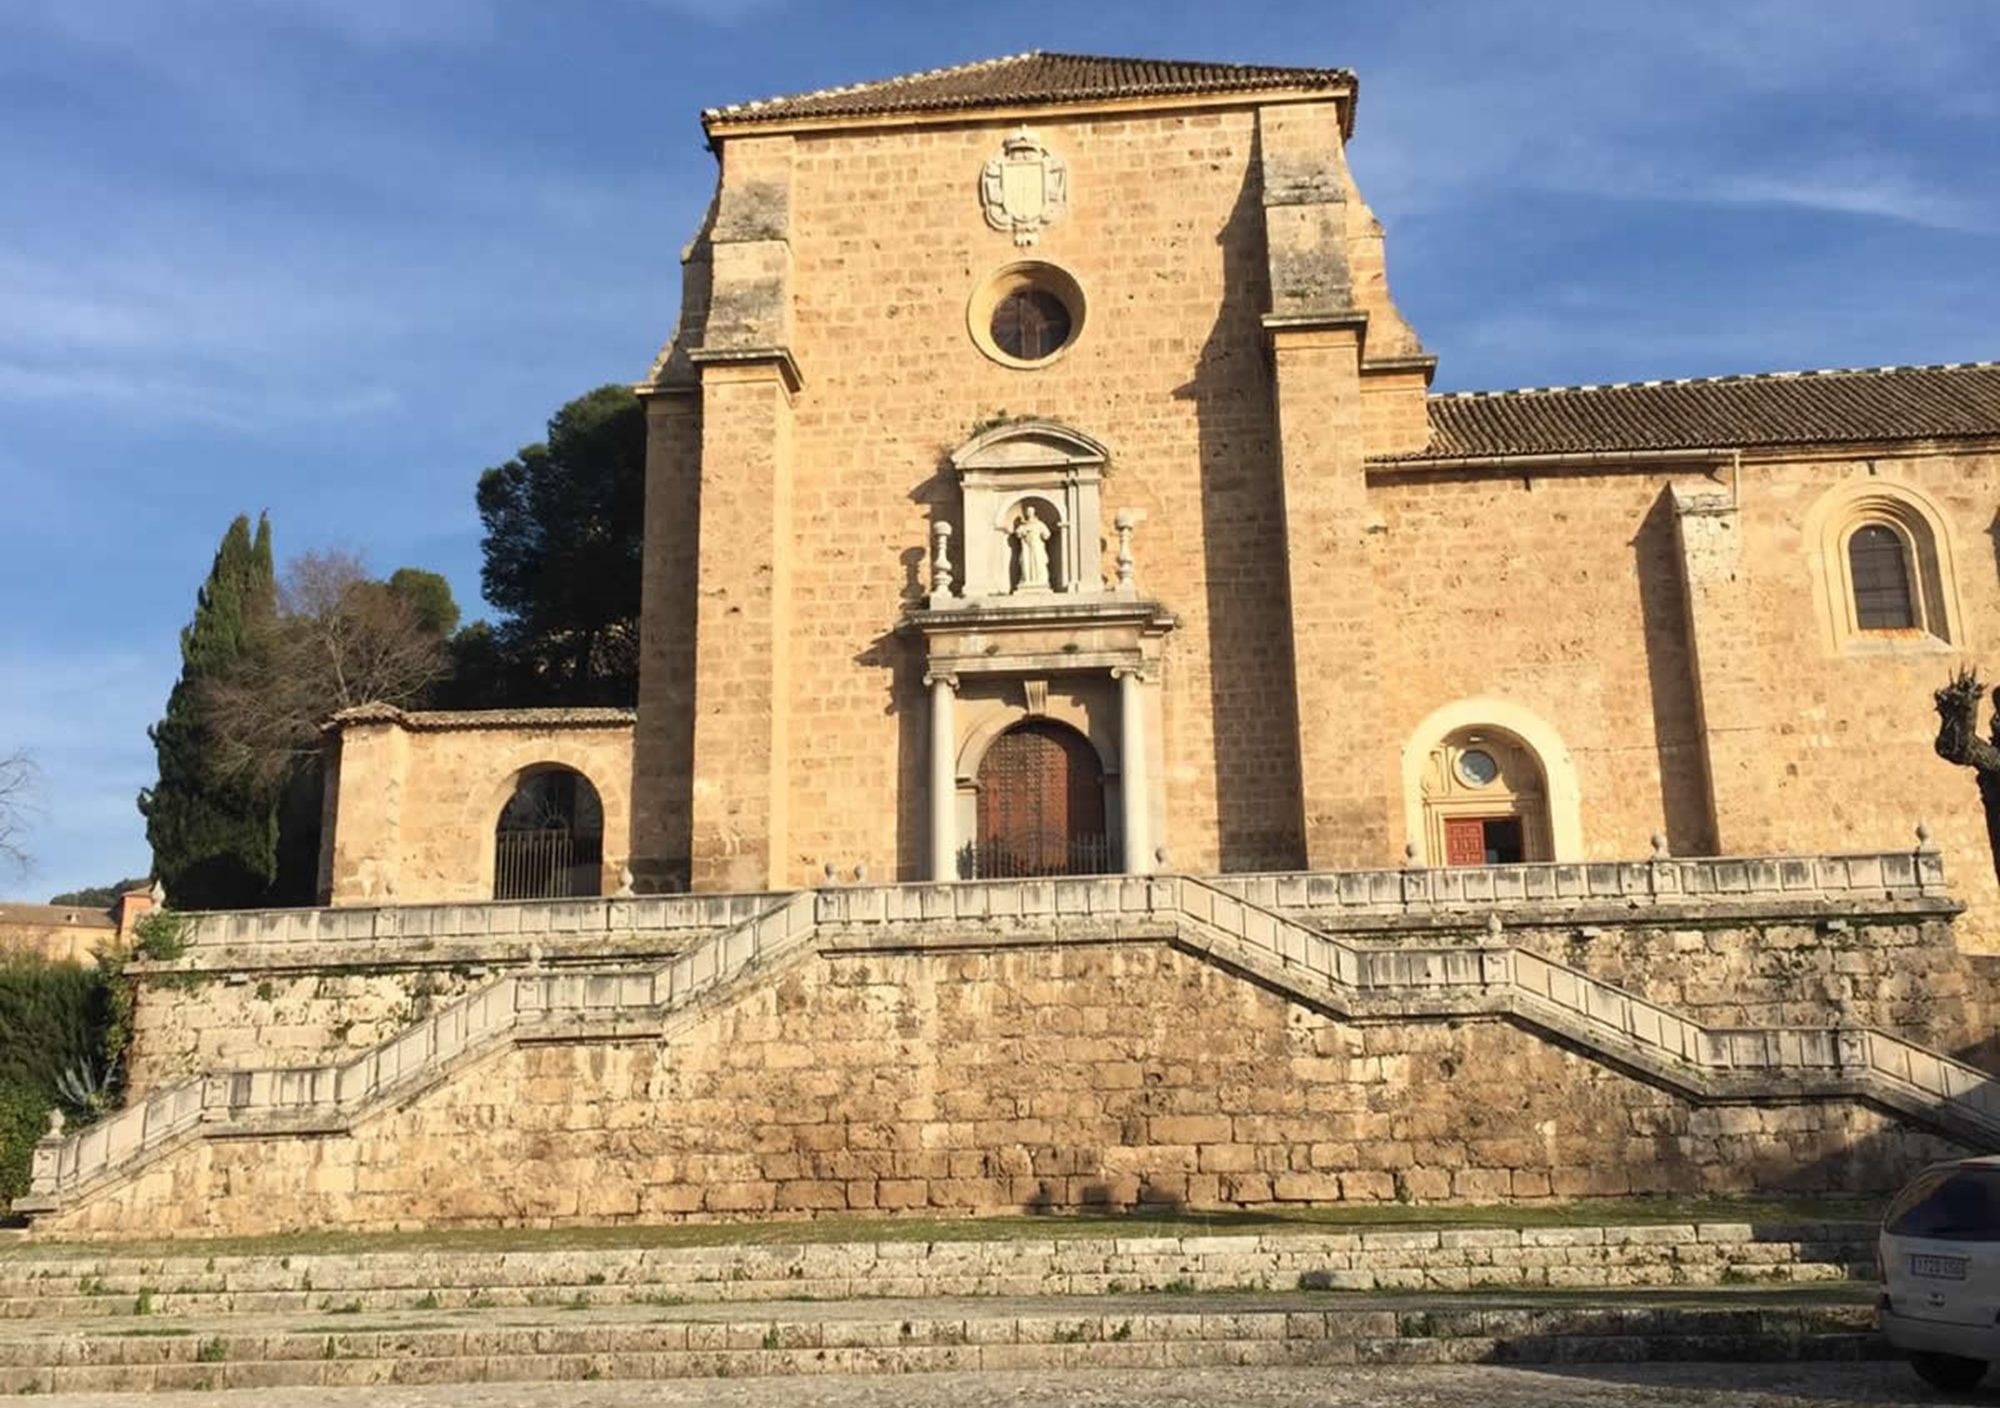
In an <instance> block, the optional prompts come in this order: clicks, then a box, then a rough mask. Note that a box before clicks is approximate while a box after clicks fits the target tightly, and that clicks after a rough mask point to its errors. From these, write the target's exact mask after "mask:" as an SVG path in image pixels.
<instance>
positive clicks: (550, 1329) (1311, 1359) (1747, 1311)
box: [0, 1292, 1887, 1394]
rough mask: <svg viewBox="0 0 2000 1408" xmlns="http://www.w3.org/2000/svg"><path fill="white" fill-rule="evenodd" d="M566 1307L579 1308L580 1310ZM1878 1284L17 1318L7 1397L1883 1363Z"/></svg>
mask: <svg viewBox="0 0 2000 1408" xmlns="http://www.w3.org/2000/svg"><path fill="white" fill-rule="evenodd" d="M564 1311H568V1312H569V1313H563V1312H564ZM1872 1319H1873V1310H1872V1307H1871V1306H1870V1305H1869V1303H1868V1300H1867V1298H1866V1297H1865V1296H1857V1295H1846V1296H1842V1297H1839V1298H1831V1297H1825V1296H1820V1297H1800V1296H1797V1295H1796V1294H1775V1295H1774V1294H1762V1293H1755V1292H1749V1293H1745V1292H1734V1293H1724V1294H1713V1293H1711V1294H1708V1295H1681V1296H1667V1295H1660V1294H1646V1295H1638V1296H1633V1295H1627V1296H1624V1297H1606V1296H1603V1295H1601V1294H1600V1295H1598V1296H1596V1297H1594V1298H1593V1299H1592V1300H1591V1301H1590V1302H1588V1303H1576V1302H1565V1301H1562V1300H1560V1299H1555V1300H1552V1299H1550V1298H1547V1297H1544V1298H1541V1299H1539V1300H1537V1299H1534V1298H1509V1297H1504V1296H1483V1297H1438V1298H1434V1299H1427V1300H1425V1301H1422V1302H1416V1303H1413V1302H1411V1301H1410V1300H1408V1299H1407V1298H1401V1299H1391V1300H1383V1299H1376V1298H1366V1297H1330V1296H1325V1295H1315V1294H1311V1293H1294V1294H1291V1295H1285V1296H1263V1295H1255V1294H1231V1295H1177V1296H1101V1297H1091V1298H1086V1299H1082V1300H1073V1301H1053V1300H1047V1301H1036V1300H1006V1299H987V1300H920V1301H898V1300H878V1301H853V1302H847V1303H844V1304H809V1303H800V1302H773V1303H770V1304H766V1305H763V1306H757V1307H746V1306H742V1305H736V1306H681V1307H666V1308H661V1307H653V1306H642V1307H631V1308H621V1309H613V1310H600V1309H595V1308H592V1307H590V1306H589V1305H587V1304H586V1305H581V1306H577V1307H575V1308H574V1309H573V1310H571V1309H570V1308H569V1307H563V1308H562V1309H561V1310H558V1311H557V1312H555V1313H550V1312H548V1311H541V1312H533V1311H507V1310H496V1309H477V1310H458V1311H452V1310H438V1311H425V1312H404V1313H399V1314H377V1315H373V1316H365V1317H362V1316H353V1315H345V1316H343V1315H340V1314H328V1313H319V1314H295V1315H291V1316H283V1317H270V1316H235V1317H222V1318H197V1319H188V1320H181V1321H178V1322H167V1321H165V1320H164V1319H163V1318H158V1317H148V1318H145V1319H143V1320H139V1321H137V1322H135V1323H133V1324H132V1325H131V1326H130V1327H129V1328H126V1329H124V1330H123V1332H122V1333H121V1332H120V1331H118V1330H114V1329H112V1328H111V1327H109V1326H107V1325H96V1326H88V1327H78V1326H75V1325H73V1324H59V1323H54V1322H51V1323H49V1324H46V1325H43V1324H39V1323H35V1322H21V1323H20V1324H19V1325H18V1326H17V1327H16V1328H13V1329H11V1330H7V1329H0V1393H13V1394H33V1393H50V1392H53V1393H129V1392H146V1391H151V1390H183V1391H211V1390H226V1389H249V1390H265V1391H268V1390H272V1389H277V1388H288V1387H314V1388H318V1387H326V1388H335V1387H361V1386H367V1387H379V1386H382V1385H388V1384H397V1385H408V1384H456V1383H498V1382H522V1381H534V1380H570V1381H583V1380H600V1379H616V1380H655V1381H656V1380H663V1379H680V1378H704V1379H708V1378H745V1377H756V1376H762V1375H792V1376H803V1375H814V1376H823V1375H836V1374H878V1375H879V1374H908V1373H925V1372H949V1371H959V1372H966V1371H971V1372H980V1371H1003V1370H1022V1369H1045V1370H1046V1369H1063V1370H1088V1369H1135V1368H1153V1369H1167V1368H1196V1367H1207V1366H1216V1365H1274V1366H1276V1365H1293V1366H1356V1365H1359V1366H1368V1365H1386V1364H1452V1363H1506V1364H1552V1363H1553V1364H1630V1363H1633V1362H1637V1361H1643V1360H1653V1359H1658V1360H1676V1361H1681V1360H1701V1359H1708V1360H1720V1359H1726V1360H1730V1361H1733V1362H1745V1361H1752V1360H1765V1361H1772V1360H1776V1361H1797V1360H1809V1359H1835V1360H1856V1359H1862V1358H1871V1357H1885V1356H1886V1354H1887V1351H1886V1348H1885V1347H1884V1346H1883V1344H1882V1343H1881V1341H1880V1339H1879V1337H1877V1336H1876V1335H1875V1334H1874V1333H1873V1332H1872V1328H1871V1326H1872Z"/></svg>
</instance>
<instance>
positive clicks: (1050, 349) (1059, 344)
mask: <svg viewBox="0 0 2000 1408" xmlns="http://www.w3.org/2000/svg"><path fill="white" fill-rule="evenodd" d="M991 331H992V334H993V345H994V346H995V347H998V348H999V349H1000V350H1001V351H1002V352H1005V353H1006V354H1007V355H1008V356H1009V357H1018V358H1019V359H1020V360H1021V361H1023V362H1039V361H1041V360H1042V359H1043V358H1045V357H1053V356H1054V355H1055V354H1056V353H1058V352H1060V351H1061V350H1062V349H1063V346H1064V345H1065V344H1066V343H1068V341H1069V333H1070V321H1069V309H1068V308H1067V307H1065V306H1064V304H1063V301H1062V300H1061V299H1060V298H1057V297H1056V296H1055V295H1054V294H1053V293H1050V292H1049V291H1048V290H1047V289H1045V288H1017V289H1015V290H1014V291H1013V292H1012V293H1010V294H1008V295H1006V296H1005V297H1004V298H1002V299H1001V300H1000V301H999V302H998V303H997V304H995V305H994V307H993V325H992V329H991Z"/></svg>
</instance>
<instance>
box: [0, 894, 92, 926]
mask: <svg viewBox="0 0 2000 1408" xmlns="http://www.w3.org/2000/svg"><path fill="white" fill-rule="evenodd" d="M0 924H32V925H34V926H36V927H38V928H50V929H53V928H58V927H67V928H78V929H116V928H117V927H118V921H117V920H115V919H113V918H112V917H111V911H110V910H108V909H88V908H82V907H79V906H77V905H73V904H15V903H13V902H12V901H0Z"/></svg>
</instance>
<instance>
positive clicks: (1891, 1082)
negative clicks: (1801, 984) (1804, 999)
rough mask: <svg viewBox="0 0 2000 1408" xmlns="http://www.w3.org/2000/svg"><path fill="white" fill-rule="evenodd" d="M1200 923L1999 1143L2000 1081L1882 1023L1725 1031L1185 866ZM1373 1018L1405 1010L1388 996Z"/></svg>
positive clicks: (1313, 969) (1416, 993) (1324, 964)
mask: <svg viewBox="0 0 2000 1408" xmlns="http://www.w3.org/2000/svg"><path fill="white" fill-rule="evenodd" d="M1175 883H1177V885H1178V887H1179V896H1178V904H1179V907H1180V908H1181V910H1182V912H1183V913H1184V914H1185V915H1186V916H1187V917H1188V918H1189V919H1191V920H1194V921H1195V922H1196V923H1198V924H1200V925H1203V926H1206V927H1207V928H1209V929H1211V930H1214V931H1216V932H1219V933H1220V934H1222V935H1223V936H1225V937H1226V938H1227V939H1229V940H1233V941H1234V942H1235V943H1237V944H1239V945H1241V946H1242V947H1243V948H1245V949H1247V950H1249V951H1250V952H1251V953H1252V954H1253V955H1255V956H1257V957H1261V958H1263V959H1265V960H1267V961H1271V960H1275V963H1274V965H1273V966H1274V967H1275V968H1276V970H1277V972H1278V973H1279V974H1283V973H1284V972H1285V971H1286V970H1288V969H1294V970H1302V971H1304V972H1306V973H1310V974H1312V975H1313V976H1314V977H1316V978H1318V979H1319V980H1321V981H1322V982H1323V983H1325V984H1326V985H1328V986H1329V987H1331V988H1333V989H1335V990H1344V991H1345V992H1347V993H1349V994H1351V995H1352V996H1353V997H1354V998H1358V999H1364V1000H1365V999H1368V998H1377V999H1379V998H1383V997H1387V998H1390V999H1391V1002H1392V1004H1393V1005H1394V1006H1395V1007H1398V1008H1400V1009H1401V1010H1403V1011H1412V1010H1413V1009H1416V1007H1417V1002H1418V1000H1419V999H1421V998H1423V997H1425V996H1430V997H1439V996H1451V997H1456V998H1459V999H1461V1002H1460V1004H1459V1006H1458V1007H1457V1010H1462V1011H1482V1010H1483V1011H1492V1012H1504V1013H1508V1014H1511V1015H1513V1016H1516V1017H1519V1018H1522V1019H1524V1020H1526V1021H1529V1022H1532V1023H1533V1024H1535V1025H1537V1026H1540V1027H1542V1028H1544V1029H1545V1030H1549V1031H1552V1032H1555V1033H1556V1034H1558V1035H1561V1036H1565V1037H1567V1038H1569V1039H1571V1040H1573V1041H1576V1042H1578V1043H1580V1044H1582V1045H1584V1046H1585V1047H1586V1048H1588V1049H1590V1050H1592V1051H1594V1052H1596V1053H1597V1054H1599V1055H1600V1056H1604V1057H1607V1058H1609V1059H1611V1060H1613V1061H1619V1062H1623V1063H1625V1064H1628V1065H1630V1064H1636V1065H1642V1066H1644V1067H1646V1068H1647V1069H1649V1070H1651V1071H1653V1072H1654V1073H1655V1074H1657V1075H1660V1076H1663V1077H1665V1078H1666V1079H1667V1080H1669V1081H1670V1082H1672V1083H1673V1084H1676V1085H1678V1086H1680V1087H1681V1088H1682V1089H1684V1090H1688V1091H1690V1092H1692V1093H1695V1094H1697V1095H1700V1094H1708V1093H1713V1090H1714V1088H1715V1087H1718V1086H1721V1085H1725V1084H1727V1083H1730V1082H1732V1081H1734V1082H1737V1083H1741V1082H1742V1081H1743V1079H1744V1078H1745V1077H1750V1078H1753V1079H1755V1080H1758V1081H1761V1082H1764V1083H1766V1084H1770V1083H1776V1082H1783V1083H1785V1084H1786V1085H1787V1086H1788V1087H1791V1088H1793V1089H1795V1090H1796V1091H1797V1092H1798V1093H1801V1094H1810V1095H1840V1094H1852V1095H1857V1096H1861V1097H1864V1098H1868V1099H1872V1100H1874V1101H1876V1102H1877V1103H1879V1104H1882V1105H1885V1106H1887V1107H1889V1108H1891V1109H1894V1110H1897V1111H1899V1112H1901V1113H1903V1114H1906V1115H1910V1116H1912V1117H1915V1118H1917V1119H1920V1120H1923V1121H1925V1122H1927V1123H1929V1124H1931V1125H1933V1126H1936V1127H1942V1128H1945V1129H1947V1130H1948V1131H1950V1132H1951V1133H1953V1134H1956V1135H1958V1136H1960V1137H1970V1138H1972V1139H1974V1140H1975V1141H1984V1142H1988V1143H2000V1081H1995V1080H1994V1079H1993V1077H1991V1076H1989V1075H1987V1074H1986V1073H1985V1072H1984V1071H1981V1070H1979V1069H1978V1068H1977V1067H1974V1066H1969V1065H1967V1064H1965V1063H1964V1062H1962V1061H1958V1060H1955V1059H1953V1058H1952V1057H1949V1056H1946V1055H1943V1054H1941V1053H1939V1052H1936V1051H1932V1050H1929V1049H1927V1048H1925V1047H1922V1046H1919V1045H1917V1044H1916V1043H1914V1042H1910V1041H1905V1040H1904V1039H1903V1038H1901V1037H1898V1036H1894V1035H1892V1034H1890V1033H1888V1032H1884V1031H1880V1030H1878V1029H1876V1028H1874V1027H1859V1026H1842V1027H1763V1028H1749V1029H1736V1028H1712V1027H1704V1026H1702V1025H1700V1024H1699V1023H1696V1022H1692V1021H1690V1020H1688V1019H1687V1018H1685V1017H1681V1016H1678V1015H1676V1014H1675V1013H1674V1012H1672V1011H1671V1010H1669V1009H1668V1008H1666V1007H1663V1006H1661V1005H1660V1004H1659V1003H1656V1002H1650V1001H1648V1000H1647V999H1645V998H1642V997H1638V996H1636V995H1634V994H1632V993H1629V992H1626V991H1625V990H1624V989H1622V988H1618V987H1614V986H1613V985H1612V984H1610V983H1606V982H1602V981H1600V980H1599V979H1596V978H1593V977H1591V976H1590V975H1588V974H1586V973H1582V972H1579V971H1578V970H1576V969H1574V968H1570V967H1568V966H1566V965H1564V964H1561V963H1556V962H1553V961H1551V960H1549V959H1547V958H1543V957H1542V956H1540V955H1539V954H1534V953H1530V952H1528V951H1527V950H1525V949H1520V948H1515V947H1512V946H1511V945H1501V944H1495V945H1492V946H1490V947H1482V948H1478V949H1467V948H1457V949H1435V948H1434V949H1424V948H1410V947H1404V946H1396V947H1384V946H1376V945H1369V946H1365V947H1357V946H1354V945H1349V944H1344V943H1341V942H1340V941H1338V940H1335V939H1330V938H1328V937H1326V936H1325V935H1323V934H1320V933H1318V932H1316V931H1314V930H1312V929H1310V928H1308V927H1307V926H1306V925H1304V924H1301V923H1299V922H1297V921H1296V920H1293V919H1290V918H1287V917H1286V916H1284V915H1282V914H1278V913H1276V912H1274V911H1271V910H1268V909H1264V908H1262V907H1261V906H1257V905H1253V904H1250V903H1249V902H1247V901H1245V900H1243V899H1240V898H1238V897H1237V896H1234V895H1230V894H1227V893H1226V892H1225V891H1224V890H1223V889H1222V888H1221V887H1220V886H1216V885H1213V884H1210V883H1208V882H1206V881H1201V880H1196V879H1192V878H1190V877H1178V878H1177V880H1176V882H1175ZM1370 1014H1371V1015H1394V1012H1393V1011H1391V1010H1384V1008H1383V1007H1382V1006H1380V1005H1377V1006H1375V1007H1372V1008H1371V1009H1370Z"/></svg>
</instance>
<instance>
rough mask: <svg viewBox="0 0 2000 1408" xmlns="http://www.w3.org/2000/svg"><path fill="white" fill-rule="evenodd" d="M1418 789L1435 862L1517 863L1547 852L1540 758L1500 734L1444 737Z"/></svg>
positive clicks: (1466, 732)
mask: <svg viewBox="0 0 2000 1408" xmlns="http://www.w3.org/2000/svg"><path fill="white" fill-rule="evenodd" d="M1422 790H1423V807H1424V831H1425V849H1426V851H1427V853H1428V854H1429V855H1430V857H1431V863H1432V864H1433V865H1436V864H1438V863H1440V862H1442V863H1443V864H1445V865H1517V864H1519V863H1521V862H1522V861H1538V860H1548V859H1550V858H1551V856H1552V855H1553V850H1552V838H1551V835H1550V829H1549V804H1548V780H1547V778H1546V777H1545V776H1544V774H1543V771H1542V764H1541V760H1540V759H1539V758H1537V757H1536V756H1535V751H1534V749H1532V748H1530V747H1528V745H1527V744H1525V743H1523V742H1522V741H1521V740H1520V739H1518V738H1516V737H1514V736H1513V735H1512V734H1510V733H1507V732H1506V731H1504V730H1502V729H1497V728H1462V729H1458V730H1457V731H1455V732H1453V733H1452V734H1450V735H1448V736H1447V737H1446V738H1445V739H1444V741H1443V742H1441V743H1439V744H1438V745H1437V747H1435V748H1434V749H1432V750H1431V754H1430V757H1429V758H1428V759H1427V760H1426V766H1425V768H1424V772H1423V781H1422Z"/></svg>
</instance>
